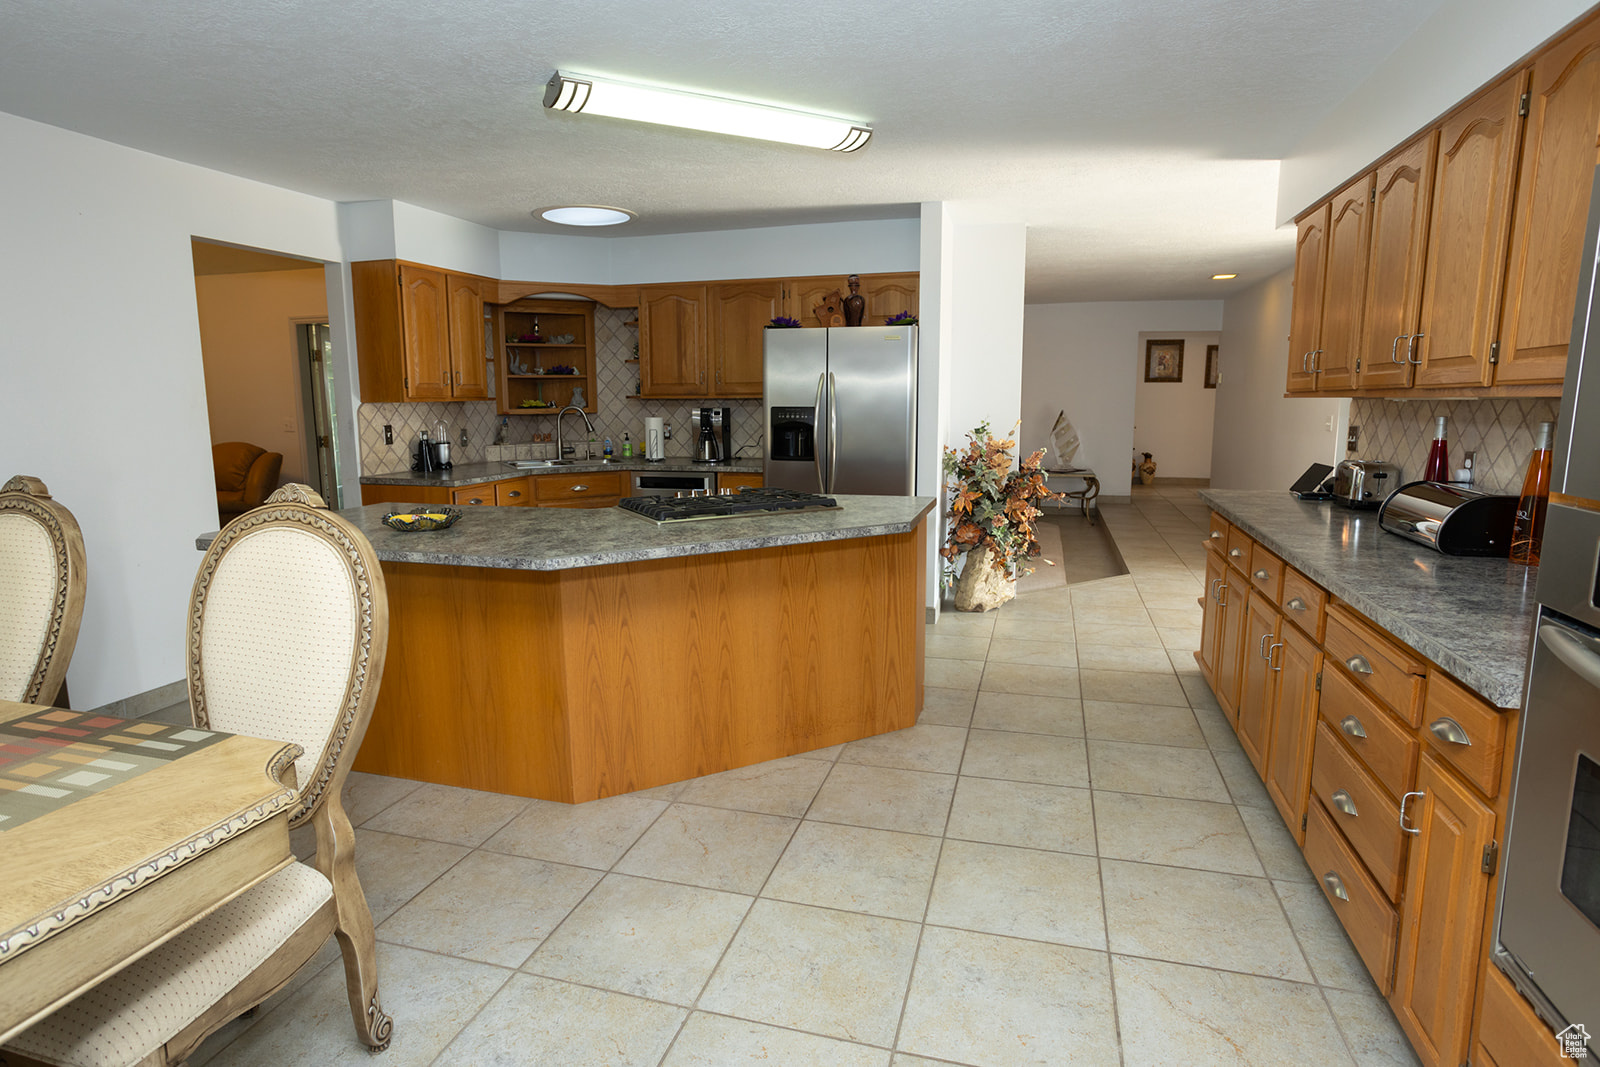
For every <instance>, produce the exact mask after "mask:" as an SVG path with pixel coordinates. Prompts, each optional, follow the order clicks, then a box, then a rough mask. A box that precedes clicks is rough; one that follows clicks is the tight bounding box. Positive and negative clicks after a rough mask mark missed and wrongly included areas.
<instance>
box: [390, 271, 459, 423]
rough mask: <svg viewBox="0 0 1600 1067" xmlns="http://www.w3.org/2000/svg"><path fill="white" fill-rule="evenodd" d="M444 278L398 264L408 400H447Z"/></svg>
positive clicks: (448, 382)
mask: <svg viewBox="0 0 1600 1067" xmlns="http://www.w3.org/2000/svg"><path fill="white" fill-rule="evenodd" d="M447 302H448V300H447V296H446V292H445V274H444V271H441V270H429V269H428V268H427V267H413V266H411V265H410V264H409V263H402V264H400V335H401V339H402V344H403V349H404V353H405V368H406V374H405V391H406V399H407V400H448V399H450V334H449V330H448V328H447V321H448V313H447V311H446V305H447Z"/></svg>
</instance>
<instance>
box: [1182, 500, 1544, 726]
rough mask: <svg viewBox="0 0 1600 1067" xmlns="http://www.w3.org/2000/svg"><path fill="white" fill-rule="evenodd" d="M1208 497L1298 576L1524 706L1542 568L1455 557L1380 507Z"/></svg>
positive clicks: (1510, 703) (1488, 695)
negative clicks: (1397, 530)
mask: <svg viewBox="0 0 1600 1067" xmlns="http://www.w3.org/2000/svg"><path fill="white" fill-rule="evenodd" d="M1199 495H1200V499H1201V500H1203V501H1204V502H1205V503H1206V504H1207V505H1209V506H1210V507H1211V508H1212V509H1213V510H1214V511H1216V512H1217V513H1218V514H1219V515H1221V516H1222V517H1223V518H1225V519H1227V520H1228V521H1229V522H1231V523H1233V524H1234V525H1236V526H1238V527H1239V528H1240V529H1241V530H1243V531H1244V532H1245V533H1247V534H1249V535H1250V536H1251V537H1252V538H1254V539H1255V540H1256V541H1258V542H1260V543H1261V544H1262V545H1263V546H1264V547H1266V548H1267V549H1268V550H1270V551H1271V552H1273V553H1274V554H1276V555H1278V556H1280V557H1282V558H1283V560H1284V561H1285V562H1286V563H1288V564H1289V565H1290V566H1291V567H1293V568H1294V569H1295V570H1297V571H1299V572H1300V573H1302V574H1304V575H1305V576H1306V577H1307V578H1310V579H1311V580H1312V581H1314V582H1316V583H1317V584H1318V585H1320V586H1322V587H1323V588H1324V589H1326V590H1327V591H1328V592H1329V593H1331V594H1332V595H1334V596H1336V597H1338V598H1339V599H1340V600H1342V601H1344V602H1345V603H1347V604H1349V605H1350V606H1351V607H1353V608H1354V609H1355V610H1356V611H1359V612H1360V613H1361V614H1363V615H1365V616H1366V617H1367V618H1369V619H1371V620H1372V621H1373V622H1374V623H1376V624H1377V625H1378V626H1380V627H1382V628H1383V629H1385V630H1387V631H1389V633H1391V634H1393V635H1394V637H1395V638H1396V639H1397V640H1399V641H1401V642H1403V643H1404V644H1406V645H1409V646H1410V647H1411V648H1413V649H1415V650H1416V651H1417V652H1418V653H1419V654H1421V655H1422V656H1424V657H1426V658H1427V659H1429V660H1432V661H1433V662H1434V663H1436V664H1438V666H1439V667H1440V668H1441V669H1443V670H1444V671H1445V672H1446V673H1448V674H1450V675H1451V676H1452V677H1454V678H1455V679H1456V680H1457V681H1459V682H1461V683H1462V684H1463V685H1465V686H1466V687H1467V688H1468V689H1471V690H1472V691H1473V692H1475V693H1477V694H1478V695H1479V696H1481V697H1483V698H1484V699H1485V700H1487V701H1489V702H1490V703H1491V704H1494V705H1495V706H1496V707H1500V708H1516V707H1520V706H1521V705H1522V691H1523V687H1524V684H1525V682H1526V679H1527V661H1528V652H1529V648H1530V645H1531V643H1532V640H1533V622H1534V619H1535V618H1536V617H1537V614H1538V603H1537V601H1536V599H1535V597H1534V584H1535V581H1536V580H1537V577H1538V568H1536V567H1522V566H1519V565H1517V564H1514V563H1512V562H1511V561H1509V560H1504V559H1493V558H1484V557H1471V556H1446V555H1443V554H1442V553H1439V552H1435V551H1433V550H1432V549H1429V548H1426V547H1424V546H1423V545H1420V544H1416V543H1415V542H1412V541H1408V540H1406V539H1405V538H1403V537H1399V536H1397V535H1395V534H1391V533H1388V532H1387V531H1385V530H1383V529H1382V528H1381V527H1380V526H1379V525H1378V513H1377V511H1375V510H1373V511H1352V510H1349V509H1346V508H1342V507H1338V506H1336V505H1333V504H1331V503H1328V502H1309V501H1300V500H1296V499H1295V498H1294V497H1292V496H1289V495H1288V494H1287V493H1285V492H1282V491H1279V490H1271V489H1264V490H1242V489H1241V490H1218V489H1202V490H1200V491H1199Z"/></svg>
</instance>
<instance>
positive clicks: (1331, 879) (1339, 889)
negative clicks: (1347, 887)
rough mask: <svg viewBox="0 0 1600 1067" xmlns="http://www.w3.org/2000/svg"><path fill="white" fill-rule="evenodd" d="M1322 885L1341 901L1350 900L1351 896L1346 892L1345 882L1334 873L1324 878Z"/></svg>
mask: <svg viewBox="0 0 1600 1067" xmlns="http://www.w3.org/2000/svg"><path fill="white" fill-rule="evenodd" d="M1322 884H1323V885H1325V886H1327V887H1328V892H1330V893H1332V894H1333V895H1334V896H1336V897H1338V898H1339V899H1340V900H1349V899H1350V894H1349V893H1346V892H1345V891H1344V882H1343V881H1342V880H1340V878H1339V876H1338V875H1337V874H1335V873H1334V872H1333V871H1329V872H1327V873H1326V874H1324V875H1323V876H1322Z"/></svg>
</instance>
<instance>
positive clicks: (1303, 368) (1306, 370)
mask: <svg viewBox="0 0 1600 1067" xmlns="http://www.w3.org/2000/svg"><path fill="white" fill-rule="evenodd" d="M1310 362H1311V353H1310V352H1302V353H1300V373H1301V374H1310V373H1311V370H1310V367H1309V366H1308V364H1310Z"/></svg>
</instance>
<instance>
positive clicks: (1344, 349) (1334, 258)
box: [1312, 174, 1373, 391]
mask: <svg viewBox="0 0 1600 1067" xmlns="http://www.w3.org/2000/svg"><path fill="white" fill-rule="evenodd" d="M1372 181H1373V177H1372V175H1371V174H1367V175H1364V176H1362V177H1360V178H1357V179H1356V180H1355V181H1353V182H1351V183H1350V184H1349V185H1347V186H1345V187H1344V188H1343V189H1341V190H1339V191H1338V192H1337V193H1335V194H1334V197H1333V202H1332V203H1330V204H1329V205H1328V207H1329V211H1330V217H1329V222H1328V262H1327V267H1326V272H1327V274H1326V278H1325V279H1324V282H1323V287H1322V288H1323V295H1322V340H1321V342H1320V344H1319V345H1318V351H1317V355H1316V358H1315V360H1314V361H1313V362H1312V369H1313V370H1314V371H1316V374H1317V389H1318V390H1321V391H1326V390H1330V389H1343V390H1349V389H1353V388H1354V387H1355V384H1356V356H1357V349H1358V347H1359V345H1360V343H1361V302H1362V300H1363V299H1364V298H1365V296H1366V287H1367V243H1368V238H1369V236H1370V230H1371V227H1372V212H1371V210H1370V208H1371V206H1372Z"/></svg>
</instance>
